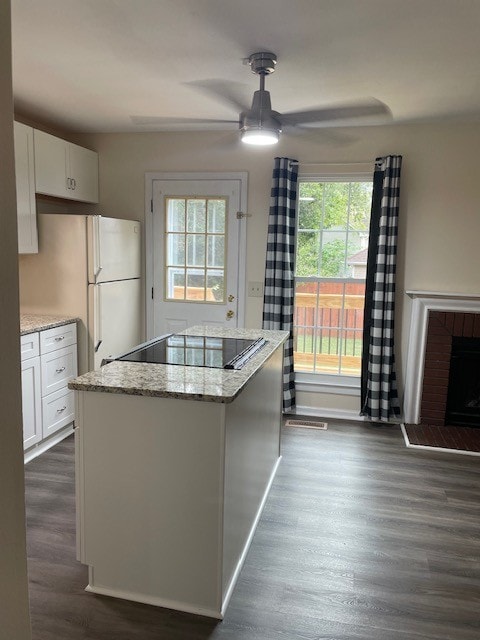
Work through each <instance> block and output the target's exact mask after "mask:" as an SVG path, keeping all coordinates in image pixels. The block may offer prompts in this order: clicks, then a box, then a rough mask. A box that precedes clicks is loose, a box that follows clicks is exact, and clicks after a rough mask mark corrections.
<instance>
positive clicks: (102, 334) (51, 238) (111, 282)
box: [19, 213, 143, 373]
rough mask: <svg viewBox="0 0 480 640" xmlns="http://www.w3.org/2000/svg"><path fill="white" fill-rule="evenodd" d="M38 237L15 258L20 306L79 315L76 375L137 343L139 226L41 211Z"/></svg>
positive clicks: (140, 318)
mask: <svg viewBox="0 0 480 640" xmlns="http://www.w3.org/2000/svg"><path fill="white" fill-rule="evenodd" d="M38 235H39V253H38V254H32V255H26V256H20V260H19V271H20V310H21V312H24V313H42V314H47V315H56V314H62V315H69V316H75V317H78V318H80V322H79V325H78V345H79V353H78V359H79V371H80V373H84V372H85V371H88V370H92V369H98V367H100V365H101V362H102V360H103V358H107V357H111V356H115V355H118V354H120V353H123V352H125V351H127V350H128V349H130V348H131V347H134V346H135V345H137V344H139V343H140V342H142V340H143V330H142V327H143V313H142V288H141V282H142V281H141V230H140V223H139V222H138V221H132V220H120V219H117V218H107V217H104V216H99V215H75V214H54V213H48V214H38Z"/></svg>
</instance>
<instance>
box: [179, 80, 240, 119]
mask: <svg viewBox="0 0 480 640" xmlns="http://www.w3.org/2000/svg"><path fill="white" fill-rule="evenodd" d="M184 84H185V85H186V86H188V87H192V88H193V89H195V90H197V91H200V92H202V93H203V94H204V95H206V96H208V97H209V98H214V100H215V101H216V102H221V103H223V104H224V105H226V106H228V107H230V108H232V109H233V110H234V111H235V113H240V112H241V111H246V110H247V109H248V108H249V101H250V100H251V97H249V98H247V99H245V94H246V93H247V91H249V89H248V86H247V85H245V84H242V83H240V82H231V81H227V80H214V79H212V80H198V81H192V82H185V83H184ZM250 96H251V92H250Z"/></svg>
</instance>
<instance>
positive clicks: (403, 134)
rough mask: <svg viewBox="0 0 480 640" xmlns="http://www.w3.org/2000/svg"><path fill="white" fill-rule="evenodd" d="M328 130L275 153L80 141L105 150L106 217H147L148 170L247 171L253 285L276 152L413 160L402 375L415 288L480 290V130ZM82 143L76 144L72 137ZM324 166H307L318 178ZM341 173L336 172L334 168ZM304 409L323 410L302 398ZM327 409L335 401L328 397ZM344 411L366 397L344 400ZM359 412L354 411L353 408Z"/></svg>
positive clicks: (332, 158) (232, 140) (119, 139)
mask: <svg viewBox="0 0 480 640" xmlns="http://www.w3.org/2000/svg"><path fill="white" fill-rule="evenodd" d="M340 133H341V134H344V138H342V137H341V136H331V135H330V132H329V131H328V130H323V131H320V132H318V133H314V134H308V135H302V136H298V137H292V136H290V137H287V136H284V137H283V138H282V141H281V143H280V144H279V145H278V146H277V147H276V148H275V149H273V150H272V149H252V148H245V147H244V148H242V147H241V146H240V143H239V142H238V136H237V134H236V133H235V132H233V133H231V134H229V133H218V132H215V133H138V134H99V135H88V136H86V135H84V136H76V137H75V138H74V141H78V142H80V143H83V144H86V145H87V146H90V147H91V148H94V149H96V150H97V151H98V152H99V154H100V207H99V208H100V209H101V210H102V211H103V212H104V213H105V214H106V215H116V216H119V217H125V218H139V219H143V216H144V174H145V172H147V171H208V170H209V171H247V172H248V174H249V185H248V211H249V213H251V214H252V218H249V220H248V233H247V265H248V272H247V280H254V281H258V280H260V281H261V280H263V276H264V257H265V243H266V233H267V217H268V207H269V198H270V184H271V173H272V166H273V158H274V157H275V156H288V157H292V158H297V159H298V160H299V161H300V163H314V162H315V163H354V162H367V163H370V164H371V166H372V168H373V160H374V159H375V157H376V156H380V155H386V154H401V155H403V172H402V180H401V183H402V184H401V211H400V237H399V255H398V296H397V333H398V341H397V344H398V353H397V360H398V368H399V378H401V372H402V369H403V359H404V354H405V352H406V341H407V338H408V320H409V318H408V301H407V305H405V304H404V303H405V296H404V290H405V289H431V290H437V291H451V292H454V291H455V292H458V291H464V292H469V293H479V292H480V282H479V280H478V275H477V274H478V273H479V272H480V250H479V248H478V239H479V238H480V215H479V213H478V209H479V199H478V189H477V184H478V183H479V181H480V180H479V179H480V169H479V166H478V162H477V159H476V156H477V149H478V148H479V142H480V124H478V123H471V124H462V125H455V124H447V125H445V124H419V125H410V126H406V125H405V126H382V127H368V128H367V127H365V128H352V129H348V130H347V129H345V130H344V131H341V132H340ZM72 139H73V138H72ZM315 169H318V170H322V169H324V167H321V166H320V167H302V164H301V166H300V170H301V171H306V172H311V171H314V170H315ZM331 170H332V169H331ZM261 306H262V301H261V300H260V299H258V298H248V300H247V309H246V326H249V327H259V326H260V324H261ZM303 395H305V394H300V397H299V398H298V399H297V401H298V404H304V405H310V406H311V405H312V404H313V405H314V404H315V398H312V397H310V394H308V395H309V397H308V398H307V397H302V396H303ZM317 400H318V402H317V404H318V405H319V406H321V403H322V402H325V398H321V397H318V398H317ZM334 400H335V403H336V404H338V406H339V408H348V409H352V407H353V408H355V407H356V404H357V399H355V398H349V397H348V396H339V397H337V398H335V399H334ZM353 410H354V409H353Z"/></svg>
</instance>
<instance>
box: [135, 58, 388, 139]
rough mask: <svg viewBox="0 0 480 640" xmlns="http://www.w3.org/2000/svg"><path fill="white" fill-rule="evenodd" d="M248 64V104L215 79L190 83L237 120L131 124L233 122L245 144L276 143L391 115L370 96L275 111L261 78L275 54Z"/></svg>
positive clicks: (163, 120) (270, 67)
mask: <svg viewBox="0 0 480 640" xmlns="http://www.w3.org/2000/svg"><path fill="white" fill-rule="evenodd" d="M245 62H246V63H247V64H248V65H250V68H251V70H252V73H255V74H256V75H258V76H259V77H260V88H259V89H258V91H255V93H254V94H253V100H252V104H251V107H250V108H249V109H248V108H245V106H244V105H242V104H241V102H240V101H239V100H238V99H236V98H235V97H233V96H232V95H228V93H229V92H228V87H226V86H222V87H221V88H219V83H218V82H215V81H213V82H212V81H207V82H203V83H202V82H198V83H190V84H191V85H193V86H195V87H196V88H199V89H203V90H204V91H207V92H209V93H215V94H216V96H217V97H218V96H219V95H220V97H222V98H223V99H225V98H226V99H227V100H228V101H229V102H230V103H233V104H234V105H235V106H236V107H237V108H239V109H241V112H240V114H239V117H238V119H237V120H202V119H192V118H185V119H178V118H162V117H150V118H149V117H146V118H144V117H139V116H132V117H131V118H132V121H133V122H134V123H135V124H155V123H157V124H171V125H180V124H201V123H204V124H208V123H210V124H223V123H235V124H236V125H237V126H238V127H239V130H240V135H241V140H242V142H245V143H246V144H252V145H271V144H275V143H276V142H278V140H279V139H280V133H282V131H284V130H288V129H292V128H294V127H296V128H305V127H308V126H309V125H310V126H313V127H315V126H317V127H322V126H329V125H330V126H331V124H332V123H334V122H339V121H344V122H351V121H352V120H354V121H357V120H358V119H363V118H369V117H372V116H374V117H378V116H387V117H388V116H391V112H390V109H389V108H388V107H387V106H386V105H385V104H384V103H383V102H380V100H376V99H375V98H371V99H369V100H365V101H363V103H356V104H351V105H341V106H330V107H323V108H319V109H312V110H308V111H295V112H290V113H283V114H282V113H279V112H278V111H274V110H273V109H272V104H271V100H270V92H269V91H267V90H266V89H265V77H266V76H268V75H270V74H271V73H273V72H274V71H275V65H276V63H277V56H276V55H275V54H274V53H270V52H265V51H262V52H259V53H252V55H251V56H250V57H249V58H247V59H246V60H245Z"/></svg>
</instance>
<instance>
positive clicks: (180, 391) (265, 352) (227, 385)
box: [68, 326, 288, 403]
mask: <svg viewBox="0 0 480 640" xmlns="http://www.w3.org/2000/svg"><path fill="white" fill-rule="evenodd" d="M180 333H182V334H184V335H190V336H209V337H231V338H250V339H252V338H253V339H255V338H260V337H261V338H265V339H266V340H267V344H266V345H265V346H264V347H263V348H262V349H261V350H260V351H259V352H258V353H257V354H255V355H254V356H253V357H252V358H251V360H249V361H248V362H247V363H246V364H245V366H244V367H243V368H242V369H240V370H225V369H213V368H208V367H190V366H182V365H163V364H148V363H137V362H135V363H133V362H111V363H110V364H107V365H105V366H104V367H102V368H101V369H100V370H98V371H92V372H90V373H87V374H85V375H83V376H80V377H79V378H76V379H75V380H72V381H71V382H70V383H69V385H68V386H69V388H70V389H75V390H77V391H100V392H107V393H121V394H128V395H138V396H156V397H162V398H181V399H184V400H188V399H189V400H203V401H207V402H224V403H229V402H232V401H233V400H234V399H235V398H236V397H237V396H238V394H239V393H240V392H241V391H242V389H243V388H244V386H245V385H246V384H247V382H248V381H249V380H250V379H251V378H252V377H253V376H255V374H256V373H257V372H258V371H259V370H260V369H261V367H262V366H263V365H264V363H265V362H266V361H267V360H268V359H269V358H270V356H271V355H272V354H273V353H274V352H275V351H276V349H277V348H278V347H279V346H280V345H282V344H283V343H284V342H285V340H286V339H287V337H288V332H287V331H266V330H261V329H228V328H222V327H203V326H202V327H192V328H190V329H187V330H186V331H183V332H180Z"/></svg>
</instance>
